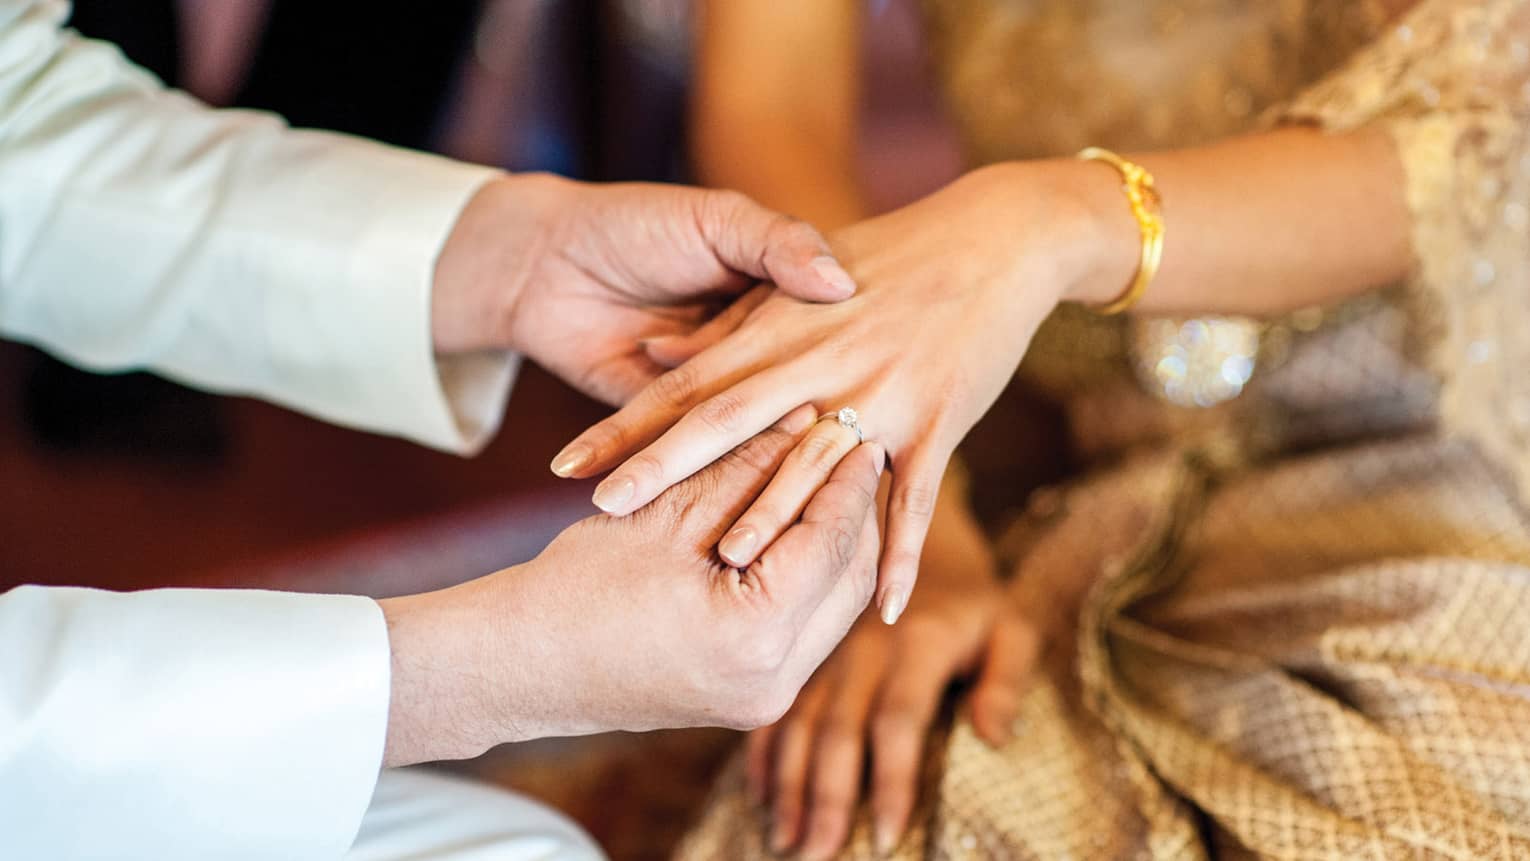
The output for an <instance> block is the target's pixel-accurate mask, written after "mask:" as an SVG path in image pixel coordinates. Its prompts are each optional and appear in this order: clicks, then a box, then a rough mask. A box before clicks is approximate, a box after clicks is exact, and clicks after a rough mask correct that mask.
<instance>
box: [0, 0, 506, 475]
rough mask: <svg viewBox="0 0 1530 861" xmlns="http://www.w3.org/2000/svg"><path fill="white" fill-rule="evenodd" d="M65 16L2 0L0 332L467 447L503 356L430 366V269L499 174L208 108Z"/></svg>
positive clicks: (479, 433) (484, 420)
mask: <svg viewBox="0 0 1530 861" xmlns="http://www.w3.org/2000/svg"><path fill="white" fill-rule="evenodd" d="M67 12H68V4H67V3H65V2H63V0H0V333H3V334H4V335H6V336H9V337H11V338H15V339H19V340H25V341H29V342H31V343H34V344H37V345H40V346H43V347H45V348H47V349H49V350H51V351H54V352H57V353H59V354H61V355H63V356H64V357H66V358H68V359H70V360H71V361H74V362H76V363H79V364H83V365H87V366H90V367H94V368H100V369H117V368H132V367H147V368H151V369H153V370H155V371H158V372H160V373H162V374H164V375H166V376H169V377H172V378H175V379H179V380H182V381H185V382H187V383H189V384H192V385H195V386H198V387H201V388H207V389H213V390H216V391H222V392H231V393H239V394H249V395H254V396H258V397H261V398H265V399H268V400H272V401H276V402H278V403H281V404H284V405H287V406H290V407H293V408H295V409H298V410H301V411H304V412H307V413H311V414H313V415H315V416H318V417H320V418H323V419H326V420H328V421H331V422H335V423H338V424H344V425H349V426H353V427H358V428H364V429H367V430H373V431H379V432H383V433H392V434H398V435H402V436H406V437H409V438H411V439H414V440H416V441H418V442H421V443H425V444H427V445H432V446H435V447H438V448H443V449H448V450H453V451H458V452H467V451H471V450H473V449H474V448H475V447H477V446H479V445H480V444H482V442H483V441H484V440H485V439H486V438H487V437H488V436H489V435H490V434H491V433H492V432H493V430H494V428H495V425H496V424H497V422H498V419H499V416H500V412H501V410H502V409H503V406H504V401H505V398H506V394H507V391H508V388H509V384H510V378H511V376H512V374H513V364H514V360H513V358H512V357H509V356H505V355H503V354H494V355H485V356H472V357H459V358H454V359H452V360H449V361H446V360H443V361H437V360H436V358H435V357H434V356H433V355H432V349H431V339H430V320H429V313H430V287H431V281H432V275H433V271H434V267H435V260H436V256H437V254H438V253H439V251H440V249H441V246H442V245H443V244H444V242H445V238H446V236H447V234H448V233H449V232H450V229H451V227H452V225H453V223H454V222H455V220H456V218H457V215H458V214H459V212H460V210H461V208H462V206H463V205H464V204H465V203H466V202H467V200H468V198H469V197H471V196H472V194H473V192H474V191H476V190H477V188H478V187H479V186H480V185H481V184H482V183H483V182H484V181H485V180H486V179H487V178H488V177H490V176H492V175H494V171H492V170H490V169H487V168H482V167H472V166H468V165H464V164H461V163H457V162H453V161H450V160H447V159H442V158H438V157H434V156H428V155H424V154H421V153H414V152H408V151H404V150H399V149H394V148H391V147H386V146H382V145H380V144H376V143H373V142H369V141H363V140H359V139H355V138H350V137H346V136H343V135H336V134H328V133H318V132H307V131H294V130H292V129H289V128H287V127H286V126H285V125H284V124H283V123H282V121H281V120H280V119H279V118H277V117H274V116H271V115H268V114H260V113H254V112H248V111H226V110H223V111H215V110H211V109H208V108H207V107H205V106H203V105H201V104H199V103H197V102H195V101H194V100H192V99H190V98H188V97H186V96H185V95H183V94H180V93H177V92H174V91H171V90H168V89H166V88H165V87H163V86H162V85H161V84H160V83H159V82H158V81H156V80H155V79H154V78H153V77H151V76H150V75H148V74H146V73H144V72H143V71H141V70H139V69H137V68H136V67H134V66H132V65H131V64H129V63H127V62H126V60H125V59H124V58H123V57H122V56H121V54H120V53H119V52H118V51H117V50H116V49H115V48H114V47H112V46H110V45H107V44H105V43H101V42H93V41H88V40H83V39H81V38H79V37H78V36H77V35H75V34H73V33H71V32H69V31H65V30H63V29H61V22H62V21H63V20H64V18H65V17H66V15H67Z"/></svg>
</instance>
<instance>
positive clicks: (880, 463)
mask: <svg viewBox="0 0 1530 861" xmlns="http://www.w3.org/2000/svg"><path fill="white" fill-rule="evenodd" d="M872 445H873V446H875V448H873V449H872V450H871V456H872V457H873V458H875V459H876V464H877V476H878V477H880V476H881V475H882V471H883V470H885V469H887V449H885V448H882V447H881V446H879V445H876V443H872Z"/></svg>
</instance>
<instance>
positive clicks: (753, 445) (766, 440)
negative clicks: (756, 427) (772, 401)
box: [723, 428, 791, 475]
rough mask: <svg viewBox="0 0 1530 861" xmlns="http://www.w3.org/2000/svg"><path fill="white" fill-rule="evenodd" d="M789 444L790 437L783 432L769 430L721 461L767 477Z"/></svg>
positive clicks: (762, 432) (773, 470)
mask: <svg viewBox="0 0 1530 861" xmlns="http://www.w3.org/2000/svg"><path fill="white" fill-rule="evenodd" d="M790 442H791V436H790V435H789V434H787V433H786V432H785V431H782V430H779V429H777V428H769V429H767V430H763V431H761V432H760V433H758V434H755V435H754V436H753V437H752V438H750V439H749V440H747V441H745V442H744V443H743V444H742V445H739V446H738V447H737V448H735V449H733V450H732V451H730V452H728V453H727V454H726V455H724V456H723V459H724V460H726V461H728V462H729V463H732V464H734V465H735V466H739V467H743V468H744V469H747V470H749V471H750V472H752V473H754V474H757V475H769V474H771V473H774V472H775V471H776V465H777V463H778V462H779V460H780V457H781V452H782V450H783V449H785V448H786V446H787V445H788V444H789V443H790Z"/></svg>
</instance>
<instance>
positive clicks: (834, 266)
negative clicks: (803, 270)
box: [813, 257, 855, 299]
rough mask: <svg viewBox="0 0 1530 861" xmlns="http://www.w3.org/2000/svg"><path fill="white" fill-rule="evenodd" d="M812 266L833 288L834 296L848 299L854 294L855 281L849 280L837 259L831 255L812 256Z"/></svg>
mask: <svg viewBox="0 0 1530 861" xmlns="http://www.w3.org/2000/svg"><path fill="white" fill-rule="evenodd" d="M813 268H814V269H816V270H818V276H819V277H820V278H822V279H823V282H824V283H825V284H827V285H829V287H830V288H831V289H833V291H834V294H835V295H836V296H842V297H844V298H846V299H848V298H850V297H851V296H854V295H855V282H854V281H852V280H850V276H849V275H848V274H846V272H845V270H844V268H842V267H841V266H840V265H839V261H838V260H835V259H834V258H833V257H814V258H813Z"/></svg>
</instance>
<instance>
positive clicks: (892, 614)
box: [882, 589, 908, 625]
mask: <svg viewBox="0 0 1530 861" xmlns="http://www.w3.org/2000/svg"><path fill="white" fill-rule="evenodd" d="M907 603H908V595H907V594H906V593H905V592H904V591H903V590H902V589H889V590H888V592H887V594H886V595H884V596H883V597H882V622H883V624H887V625H896V624H897V623H898V617H899V616H902V615H903V607H904V605H905V604H907Z"/></svg>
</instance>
